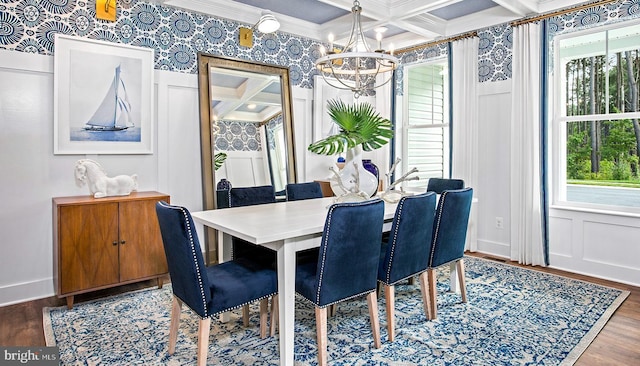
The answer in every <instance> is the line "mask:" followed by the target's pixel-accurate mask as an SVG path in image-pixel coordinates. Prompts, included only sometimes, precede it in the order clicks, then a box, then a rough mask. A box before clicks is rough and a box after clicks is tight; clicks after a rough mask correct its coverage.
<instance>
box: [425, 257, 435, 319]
mask: <svg viewBox="0 0 640 366" xmlns="http://www.w3.org/2000/svg"><path fill="white" fill-rule="evenodd" d="M427 275H428V276H429V302H430V303H431V319H432V320H433V319H435V318H436V317H437V314H438V292H437V290H436V284H437V282H436V270H435V269H433V268H429V269H428V270H427Z"/></svg>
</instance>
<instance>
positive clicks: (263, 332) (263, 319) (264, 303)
mask: <svg viewBox="0 0 640 366" xmlns="http://www.w3.org/2000/svg"><path fill="white" fill-rule="evenodd" d="M268 318H269V299H262V300H260V338H262V339H264V338H266V337H267V320H268Z"/></svg>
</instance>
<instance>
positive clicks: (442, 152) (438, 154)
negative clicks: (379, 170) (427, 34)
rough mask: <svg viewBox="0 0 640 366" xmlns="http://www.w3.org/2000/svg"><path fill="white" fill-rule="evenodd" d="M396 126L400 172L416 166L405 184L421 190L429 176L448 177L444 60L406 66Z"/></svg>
mask: <svg viewBox="0 0 640 366" xmlns="http://www.w3.org/2000/svg"><path fill="white" fill-rule="evenodd" d="M404 75H405V76H404V77H405V79H404V87H405V89H404V101H403V111H402V115H403V116H404V118H400V119H398V124H399V123H400V122H402V124H401V126H400V127H401V128H399V129H397V132H396V134H397V136H396V137H397V138H398V140H399V141H401V143H400V144H399V145H401V146H399V151H398V153H399V154H398V156H400V157H401V158H402V171H403V172H407V171H409V170H410V169H412V168H413V167H416V168H418V171H419V172H418V174H417V176H419V178H420V179H419V180H417V181H409V182H407V183H406V185H405V187H406V188H408V189H413V190H424V189H426V187H427V181H428V178H430V177H449V100H448V97H449V88H448V83H449V78H448V73H447V62H446V60H438V61H435V62H430V63H424V64H418V65H413V66H407V67H406V68H405V73H404Z"/></svg>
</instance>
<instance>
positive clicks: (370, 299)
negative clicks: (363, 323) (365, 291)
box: [367, 291, 381, 348]
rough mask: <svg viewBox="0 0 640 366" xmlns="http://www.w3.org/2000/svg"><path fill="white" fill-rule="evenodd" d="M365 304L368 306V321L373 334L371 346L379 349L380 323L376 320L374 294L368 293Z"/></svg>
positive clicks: (376, 310) (376, 311) (376, 305)
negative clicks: (369, 320)
mask: <svg viewBox="0 0 640 366" xmlns="http://www.w3.org/2000/svg"><path fill="white" fill-rule="evenodd" d="M367 303H368V304H369V319H371V331H372V332H373V345H374V346H375V347H376V348H380V346H381V344H380V321H379V319H378V297H377V296H376V292H375V291H373V292H370V293H369V295H367Z"/></svg>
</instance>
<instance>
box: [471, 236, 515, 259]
mask: <svg viewBox="0 0 640 366" xmlns="http://www.w3.org/2000/svg"><path fill="white" fill-rule="evenodd" d="M476 251H477V252H482V253H486V254H491V255H494V256H497V257H504V258H509V257H510V256H511V246H510V245H509V244H505V243H498V242H494V241H489V240H481V239H478V249H477V250H476Z"/></svg>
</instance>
